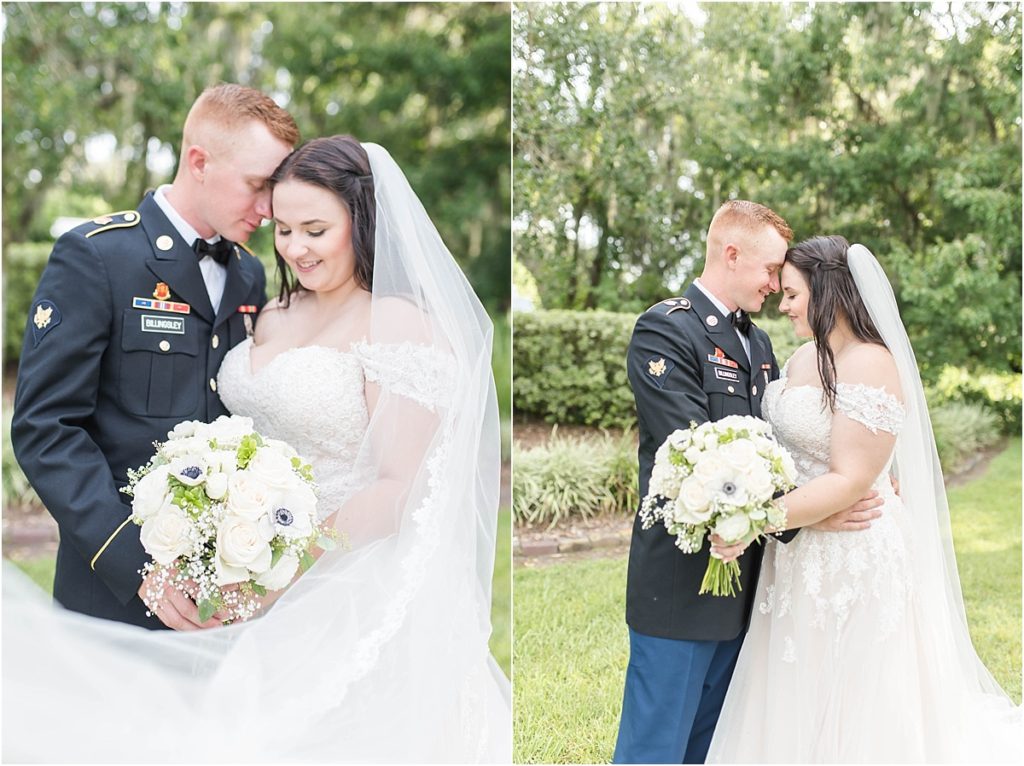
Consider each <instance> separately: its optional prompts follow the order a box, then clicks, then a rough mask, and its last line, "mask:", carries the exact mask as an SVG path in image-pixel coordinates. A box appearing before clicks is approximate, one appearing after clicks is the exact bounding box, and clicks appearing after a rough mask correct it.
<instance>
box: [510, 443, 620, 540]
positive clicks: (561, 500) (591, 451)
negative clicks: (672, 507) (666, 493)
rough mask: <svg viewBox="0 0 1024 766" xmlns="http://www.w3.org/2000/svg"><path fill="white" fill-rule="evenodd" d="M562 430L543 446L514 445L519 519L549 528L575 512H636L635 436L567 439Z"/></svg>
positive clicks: (588, 514) (514, 497)
mask: <svg viewBox="0 0 1024 766" xmlns="http://www.w3.org/2000/svg"><path fill="white" fill-rule="evenodd" d="M557 428H558V426H555V429H556V430H555V431H553V432H552V437H551V439H550V441H548V442H547V444H545V445H543V446H539V447H533V448H530V449H520V448H519V447H515V448H513V458H512V459H513V463H512V464H513V471H512V516H513V519H514V520H515V522H516V523H517V524H521V525H527V526H532V525H547V526H549V527H550V526H553V525H554V524H556V523H558V522H560V521H565V520H567V519H569V518H571V517H575V516H578V517H583V518H589V517H591V516H597V515H600V514H624V515H632V514H633V513H635V512H636V506H637V503H638V497H639V495H638V491H637V486H638V478H637V470H638V469H637V462H636V434H635V433H634V432H632V431H626V432H625V433H623V434H622V435H621V436H619V437H613V436H610V435H609V434H608V433H607V432H605V433H603V434H601V435H600V436H596V435H595V436H587V437H567V436H561V435H559V434H558V433H557Z"/></svg>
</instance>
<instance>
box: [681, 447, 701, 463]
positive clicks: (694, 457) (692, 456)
mask: <svg viewBox="0 0 1024 766" xmlns="http://www.w3.org/2000/svg"><path fill="white" fill-rule="evenodd" d="M701 452H702V451H701V449H700V447H698V446H697V445H696V444H691V445H690V446H689V447H687V448H686V449H684V450H683V457H684V458H686V462H687V463H689V464H690V465H694V464H695V463H696V462H697V461H698V460H700V456H701Z"/></svg>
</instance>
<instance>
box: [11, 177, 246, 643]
mask: <svg viewBox="0 0 1024 766" xmlns="http://www.w3.org/2000/svg"><path fill="white" fill-rule="evenodd" d="M191 245H192V243H190V242H185V241H183V239H182V238H181V235H180V234H179V233H178V231H177V230H176V229H175V228H174V226H173V225H172V224H171V222H170V221H169V220H168V219H167V217H166V216H165V215H164V214H163V212H162V211H161V210H160V208H159V206H158V205H157V204H156V202H155V201H154V200H153V195H152V194H148V195H147V196H146V198H145V199H144V200H143V201H142V203H141V204H140V205H139V208H138V211H134V210H130V211H126V212H124V213H115V214H112V215H109V216H103V217H101V218H97V219H95V220H94V221H92V222H91V223H86V224H83V225H81V226H78V227H77V228H75V229H73V230H72V231H70V232H68V233H66V234H64V235H63V236H61V237H60V239H58V240H57V242H56V244H55V245H54V248H53V251H52V253H51V254H50V259H49V261H48V262H47V265H46V268H45V270H44V271H43V275H42V277H41V279H40V282H39V286H38V288H37V290H36V293H35V297H34V298H33V301H32V306H31V309H30V313H29V319H28V325H27V328H26V331H25V340H24V343H23V346H22V352H21V361H20V365H19V369H18V384H17V393H16V396H15V401H14V418H13V424H12V432H11V434H12V444H13V447H14V451H15V454H16V456H17V458H18V462H19V463H20V464H21V467H22V469H23V470H24V472H25V475H26V476H27V477H28V479H29V481H30V482H31V484H32V486H33V487H34V488H35V490H36V492H38V494H39V497H40V498H41V499H42V501H43V504H44V505H45V506H46V508H47V510H48V511H49V512H50V514H51V515H52V516H53V517H54V518H55V519H56V520H57V524H58V527H59V530H60V545H59V548H58V550H57V569H56V576H55V580H54V597H55V598H56V600H57V601H58V602H60V603H61V604H62V605H64V606H65V607H67V608H69V609H72V610H74V611H77V612H82V613H84V614H88V615H93V616H95V617H103V618H107V619H112V620H118V621H121V622H127V623H133V624H136V625H143V626H145V627H148V628H159V627H162V623H160V621H159V620H157V619H156V618H155V617H146V614H145V612H146V608H145V606H144V605H143V603H142V600H141V599H140V598H139V597H138V595H137V593H138V589H139V587H140V586H141V584H142V577H141V575H140V574H139V571H138V570H139V569H140V568H141V567H142V565H143V564H144V563H145V562H146V561H148V560H149V556H148V555H147V554H146V553H145V552H144V550H143V548H142V544H141V543H140V541H139V527H137V526H136V525H135V524H133V523H131V522H130V521H129V518H130V514H131V506H130V502H131V498H130V497H128V496H127V495H125V494H124V493H122V492H119V490H120V488H121V487H124V486H125V485H126V484H127V471H128V469H129V468H138V467H140V466H142V465H144V464H145V463H146V462H147V461H148V460H149V458H150V457H151V456H152V454H153V451H154V449H153V442H154V441H163V440H164V439H166V438H167V432H168V431H169V430H171V429H172V428H173V427H174V426H175V425H176V424H177V423H179V422H181V421H183V420H193V419H196V420H202V421H207V422H208V421H211V420H213V419H215V418H217V417H218V416H220V415H225V414H227V411H226V410H225V408H224V405H223V404H222V403H221V401H220V397H219V396H218V395H217V391H216V375H217V370H218V369H219V367H220V364H221V362H222V361H223V359H224V355H225V354H226V353H227V351H228V349H230V348H231V347H232V346H234V345H235V344H237V343H238V342H240V341H241V340H243V339H244V338H245V337H246V334H247V326H249V327H251V326H252V325H251V323H252V321H253V320H254V319H255V312H256V311H258V310H259V308H261V307H262V306H263V304H264V303H265V301H266V297H265V292H266V275H265V273H264V271H263V267H262V265H261V264H260V263H259V262H258V261H257V259H256V258H255V257H253V255H252V254H251V253H249V252H248V251H246V250H245V249H244V248H242V247H240V246H238V245H235V246H234V253H233V254H232V255H231V256H230V257H229V259H228V263H227V264H226V267H227V278H226V282H225V285H224V294H223V297H222V298H221V303H220V309H219V311H217V313H216V315H215V314H214V311H213V307H212V304H211V303H210V298H209V295H208V293H207V290H206V285H205V283H204V281H203V277H202V273H201V271H200V269H199V263H198V260H197V257H196V253H195V252H194V251H193V250H192V247H191ZM160 299H162V300H160Z"/></svg>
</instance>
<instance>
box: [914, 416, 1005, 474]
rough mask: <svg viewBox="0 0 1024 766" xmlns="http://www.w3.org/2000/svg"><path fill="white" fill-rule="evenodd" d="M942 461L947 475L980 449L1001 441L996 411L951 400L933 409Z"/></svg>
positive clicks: (936, 436) (961, 467)
mask: <svg viewBox="0 0 1024 766" xmlns="http://www.w3.org/2000/svg"><path fill="white" fill-rule="evenodd" d="M930 414H931V418H932V430H933V431H934V432H935V446H936V448H937V449H938V451H939V462H940V463H941V464H942V470H943V473H944V474H945V475H946V477H947V478H948V477H949V475H950V474H952V473H955V472H957V471H959V470H961V469H963V468H965V467H967V463H968V462H969V461H970V459H971V458H972V457H974V456H975V455H976V454H977V453H978V452H980V451H981V450H983V449H985V448H986V447H991V446H992V445H993V444H995V443H996V442H998V441H999V439H1000V433H999V429H998V428H997V427H996V425H997V418H996V415H995V414H994V413H993V412H991V411H989V410H987V409H986V408H985V407H983V406H982V405H980V404H964V403H962V402H952V403H949V404H943V405H941V406H938V407H936V408H935V409H933V410H931V412H930Z"/></svg>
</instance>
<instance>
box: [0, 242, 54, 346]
mask: <svg viewBox="0 0 1024 766" xmlns="http://www.w3.org/2000/svg"><path fill="white" fill-rule="evenodd" d="M52 249H53V243H52V242H21V243H18V244H14V245H8V246H7V247H5V248H4V285H3V291H4V362H6V363H8V364H10V363H11V362H16V361H17V360H18V358H19V357H20V356H21V342H22V339H23V338H24V337H25V323H26V322H27V321H28V311H29V309H30V308H31V306H32V296H33V295H35V292H36V285H38V284H39V277H41V276H42V275H43V268H44V267H45V266H46V261H47V259H48V258H49V257H50V250H52Z"/></svg>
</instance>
